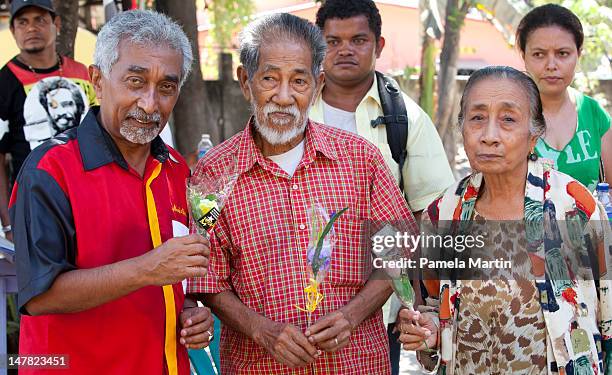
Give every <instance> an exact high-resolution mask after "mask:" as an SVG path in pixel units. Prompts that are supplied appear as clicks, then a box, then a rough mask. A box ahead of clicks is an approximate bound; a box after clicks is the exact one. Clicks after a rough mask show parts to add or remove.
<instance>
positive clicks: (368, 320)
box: [187, 14, 416, 375]
mask: <svg viewBox="0 0 612 375" xmlns="http://www.w3.org/2000/svg"><path fill="white" fill-rule="evenodd" d="M324 54H325V42H324V40H323V37H322V35H321V32H320V31H319V29H318V28H317V27H316V26H314V25H312V24H311V23H309V22H308V21H306V20H304V19H301V18H299V17H296V16H292V15H290V14H273V15H269V16H264V17H261V18H259V19H257V20H256V21H254V22H253V23H251V24H250V25H249V26H247V27H246V29H245V30H244V31H243V33H242V35H241V47H240V61H241V63H242V65H241V66H240V67H239V68H238V72H237V73H238V78H239V81H240V84H241V87H242V91H243V93H244V96H245V98H246V99H247V100H248V101H249V102H250V103H251V106H252V109H253V116H252V118H251V119H250V120H249V122H248V123H247V125H246V127H245V129H244V131H242V132H240V133H239V134H237V135H235V136H234V137H233V138H231V139H229V140H228V141H226V142H224V143H222V144H220V145H219V146H217V147H215V148H213V149H212V150H211V151H209V152H208V153H207V154H206V156H205V157H204V159H202V160H201V161H200V162H199V164H198V166H197V168H196V171H195V175H196V176H204V177H210V178H215V177H218V176H219V175H221V174H222V173H223V171H224V170H226V166H227V165H228V164H229V163H232V162H233V160H237V168H238V172H239V173H240V177H239V179H238V181H237V183H236V186H235V188H234V191H233V193H232V196H231V197H230V198H229V199H228V201H227V204H226V206H225V208H224V209H223V211H222V212H221V215H220V217H219V221H218V223H217V225H216V227H215V228H214V236H213V239H212V241H211V263H210V266H209V273H208V275H207V276H206V277H204V278H197V279H191V280H189V282H188V286H187V288H188V293H191V294H193V295H196V297H197V298H199V299H201V300H203V301H204V302H205V303H206V304H207V305H208V306H210V307H211V308H212V309H213V311H214V312H215V313H216V314H217V315H218V316H219V317H220V319H221V321H222V323H223V329H222V333H221V371H222V373H223V374H282V373H291V374H313V373H316V374H359V375H361V374H388V373H389V372H390V368H389V354H388V353H389V349H388V343H387V333H386V329H385V327H384V325H383V319H382V313H381V306H382V305H383V304H384V302H385V301H386V300H387V298H388V297H389V295H390V294H391V288H390V286H389V283H388V282H387V281H386V280H384V279H382V278H380V277H376V275H377V273H376V272H374V273H373V272H372V267H371V256H370V253H369V251H368V249H367V247H366V246H364V245H363V241H361V240H362V238H361V228H362V225H363V224H364V221H365V220H381V221H388V220H405V221H407V222H408V223H409V226H410V229H411V230H415V229H416V225H415V223H414V219H413V217H412V214H411V213H410V210H409V209H408V206H407V204H406V201H405V200H404V199H403V198H402V195H401V193H400V190H399V188H398V186H397V184H396V183H395V180H394V178H393V177H392V175H391V172H390V170H389V169H388V167H387V166H386V164H385V162H384V160H383V157H382V155H381V154H380V152H379V151H378V149H377V148H376V146H374V145H373V144H371V143H369V142H368V141H366V140H365V139H363V138H361V137H359V136H357V135H354V134H351V133H349V132H345V131H343V130H339V129H336V128H332V127H328V126H325V125H322V124H318V123H315V122H312V121H309V120H308V111H309V108H310V106H311V104H312V102H313V100H314V98H315V95H316V93H317V90H318V89H319V88H320V87H321V84H322V81H323V73H322V72H321V71H320V67H321V61H322V59H323V57H324ZM312 202H318V203H319V204H321V205H322V206H323V207H324V208H325V209H326V210H327V211H329V212H338V211H339V210H340V209H342V208H344V207H348V211H346V213H344V214H343V215H342V216H340V217H339V218H338V220H337V221H336V222H335V225H334V228H335V232H336V236H337V242H336V244H335V249H334V252H333V256H332V261H331V269H330V271H329V273H328V275H327V278H326V279H325V281H324V282H323V283H322V284H321V287H320V289H321V292H322V293H323V294H324V296H325V297H324V299H323V301H322V302H321V303H320V304H319V306H318V307H317V309H316V310H315V311H314V313H312V316H310V317H309V313H308V312H304V311H302V310H300V309H298V308H297V307H296V306H304V305H305V293H304V287H305V284H306V282H307V276H306V275H307V273H306V268H305V265H306V249H307V246H308V240H309V225H308V224H309V212H310V208H311V205H312ZM309 322H310V323H311V324H309Z"/></svg>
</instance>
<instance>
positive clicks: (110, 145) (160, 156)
mask: <svg viewBox="0 0 612 375" xmlns="http://www.w3.org/2000/svg"><path fill="white" fill-rule="evenodd" d="M99 112H100V107H99V106H93V107H91V108H90V109H89V112H87V115H86V116H85V118H84V119H83V121H82V122H81V124H80V125H79V126H78V127H77V140H78V144H79V151H80V152H81V159H82V161H83V167H84V168H85V170H86V171H90V170H93V169H96V168H99V167H102V166H104V165H106V164H109V163H112V162H115V163H117V164H119V166H121V168H123V169H125V170H127V169H128V164H127V162H126V161H125V158H124V157H123V155H122V154H121V152H120V151H119V149H118V148H117V145H116V144H115V142H114V141H113V139H112V138H111V136H110V134H108V132H107V131H106V129H104V128H103V127H102V125H101V124H100V123H99V122H98V119H97V116H98V113H99ZM151 156H153V157H154V158H155V159H157V160H158V161H159V162H160V163H163V162H165V161H166V160H168V157H169V151H168V148H167V147H166V144H165V143H164V141H162V139H161V138H160V137H159V136H157V137H155V139H153V141H152V142H151Z"/></svg>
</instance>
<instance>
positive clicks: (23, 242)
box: [9, 169, 76, 314]
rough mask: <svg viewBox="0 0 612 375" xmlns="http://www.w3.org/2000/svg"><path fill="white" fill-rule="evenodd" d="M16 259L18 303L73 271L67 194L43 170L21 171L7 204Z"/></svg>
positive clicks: (21, 305)
mask: <svg viewBox="0 0 612 375" xmlns="http://www.w3.org/2000/svg"><path fill="white" fill-rule="evenodd" d="M9 209H10V214H11V222H12V223H13V224H12V226H13V239H14V242H15V253H16V261H17V283H18V289H19V292H18V305H19V310H20V311H21V313H22V314H27V311H25V309H24V306H25V305H26V303H27V302H28V301H30V300H31V299H32V298H33V297H35V296H37V295H39V294H42V293H44V292H46V291H47V290H48V289H49V288H50V287H51V285H52V284H53V281H54V280H55V278H56V277H57V276H58V275H59V274H61V273H62V272H65V271H69V270H73V269H75V268H76V266H75V256H76V234H75V228H74V220H73V217H72V209H71V207H70V203H69V201H68V198H67V197H66V194H65V193H64V191H63V190H62V189H61V187H60V186H59V184H58V183H57V182H56V181H55V179H53V177H52V176H51V175H50V174H49V173H47V172H46V171H44V170H40V169H28V170H23V171H22V173H21V174H20V177H19V180H18V181H17V184H16V186H15V189H14V191H13V196H12V197H11V203H10V207H9Z"/></svg>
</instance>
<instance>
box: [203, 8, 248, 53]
mask: <svg viewBox="0 0 612 375" xmlns="http://www.w3.org/2000/svg"><path fill="white" fill-rule="evenodd" d="M210 10H211V13H212V17H211V23H212V25H213V28H212V30H211V35H212V37H213V40H214V41H215V42H216V44H217V45H218V46H219V48H220V49H221V51H227V50H228V49H232V48H233V47H234V46H233V45H232V39H233V37H234V35H235V33H236V32H238V30H240V29H242V28H243V27H244V26H245V25H246V24H247V23H248V22H249V20H250V19H251V15H252V14H253V13H254V12H255V4H254V2H253V0H213V1H212V2H211V3H210Z"/></svg>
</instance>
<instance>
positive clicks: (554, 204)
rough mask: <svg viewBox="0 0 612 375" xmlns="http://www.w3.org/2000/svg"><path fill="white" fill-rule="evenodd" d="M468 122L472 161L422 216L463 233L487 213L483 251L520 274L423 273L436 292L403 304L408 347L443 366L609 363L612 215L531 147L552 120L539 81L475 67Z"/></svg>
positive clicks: (478, 370) (466, 106)
mask: <svg viewBox="0 0 612 375" xmlns="http://www.w3.org/2000/svg"><path fill="white" fill-rule="evenodd" d="M459 126H460V130H461V132H462V134H463V140H464V146H465V151H466V154H467V156H468V159H469V161H470V164H471V166H472V169H473V170H474V171H475V172H474V173H473V174H471V175H470V176H468V177H466V178H464V179H462V180H461V181H459V182H457V183H456V184H455V185H453V186H451V187H450V188H449V189H448V190H447V191H446V192H445V193H444V194H443V195H442V196H441V197H439V198H438V199H436V200H435V201H434V202H433V203H432V204H431V205H430V206H429V208H428V209H427V212H426V213H424V215H423V225H424V226H425V227H431V228H434V230H435V231H436V232H437V233H438V234H442V233H446V234H449V233H450V234H454V235H456V234H460V233H465V232H466V231H467V232H469V231H470V230H472V229H474V228H476V227H478V226H479V225H481V224H482V225H485V227H486V228H487V229H488V231H487V232H488V235H487V237H488V238H490V240H488V242H486V243H487V245H486V247H485V249H484V250H485V251H484V254H485V255H488V256H489V257H490V258H492V259H493V258H499V257H502V258H503V257H504V256H506V257H507V258H511V259H513V266H512V267H513V269H512V270H511V271H508V270H506V271H507V272H506V273H508V272H510V274H512V275H513V276H511V277H496V276H499V275H501V273H502V271H500V274H495V273H490V274H488V275H489V277H482V278H476V277H473V278H471V279H469V280H466V279H465V278H463V279H460V277H453V273H452V272H451V273H450V274H449V275H450V276H449V275H446V276H440V275H439V274H438V276H437V277H436V278H431V277H429V278H427V277H425V278H426V279H427V280H424V282H425V285H426V286H427V289H428V291H429V294H430V295H433V296H439V299H428V305H435V308H433V309H432V308H429V309H428V308H426V307H423V306H421V307H419V309H417V310H418V311H412V310H409V309H404V310H401V311H400V313H399V319H398V329H399V330H400V331H401V333H402V334H401V336H400V341H401V342H402V343H403V345H404V349H406V350H416V351H417V354H418V358H419V361H420V362H421V363H422V364H423V366H424V367H425V368H427V369H428V370H430V371H432V372H436V371H437V372H438V373H440V374H511V373H512V374H552V373H560V374H601V373H610V370H609V369H608V367H609V365H608V361H609V360H610V358H608V357H607V355H606V353H608V349H609V348H610V345H611V344H612V340H611V338H612V327H611V323H612V294H611V293H612V290H611V289H610V285H611V283H610V276H612V274H611V272H612V271H611V270H609V268H610V267H611V264H612V262H611V257H612V255H611V252H612V246H611V241H610V237H611V234H610V226H609V224H608V222H607V220H606V215H605V211H604V209H603V207H602V206H601V205H599V204H598V203H597V201H596V200H595V199H594V198H593V197H592V195H591V194H590V193H589V191H588V190H587V189H586V188H585V187H584V186H583V185H581V184H580V183H579V182H577V181H576V180H574V179H573V178H571V177H570V176H568V175H565V174H563V173H560V172H557V171H555V170H553V169H552V168H550V166H549V164H547V163H546V162H545V161H544V160H538V158H537V156H536V155H535V154H534V153H533V150H534V147H535V144H536V141H537V139H538V137H539V136H540V135H542V133H543V132H544V130H545V123H544V117H543V115H542V103H541V101H540V96H539V92H538V89H537V86H536V85H535V83H534V82H533V81H532V80H531V79H530V78H529V77H527V76H526V75H525V74H523V73H521V72H519V71H517V70H515V69H512V68H509V67H488V68H484V69H481V70H479V71H477V72H475V73H474V74H473V75H472V76H471V77H470V79H469V80H468V83H467V85H466V88H465V91H464V93H463V97H462V99H461V111H460V114H459ZM466 228H467V229H466ZM470 228H471V229H470ZM474 230H475V229H474ZM485 233H486V232H485ZM517 249H518V250H517ZM521 249H522V251H523V253H522V254H524V256H521ZM450 252H451V253H453V252H454V255H453V254H451V256H452V257H461V256H462V255H465V254H461V252H460V250H459V249H457V248H456V247H455V248H453V249H450ZM521 270H523V271H524V270H527V272H523V271H521ZM521 272H522V273H521ZM519 274H520V275H519Z"/></svg>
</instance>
